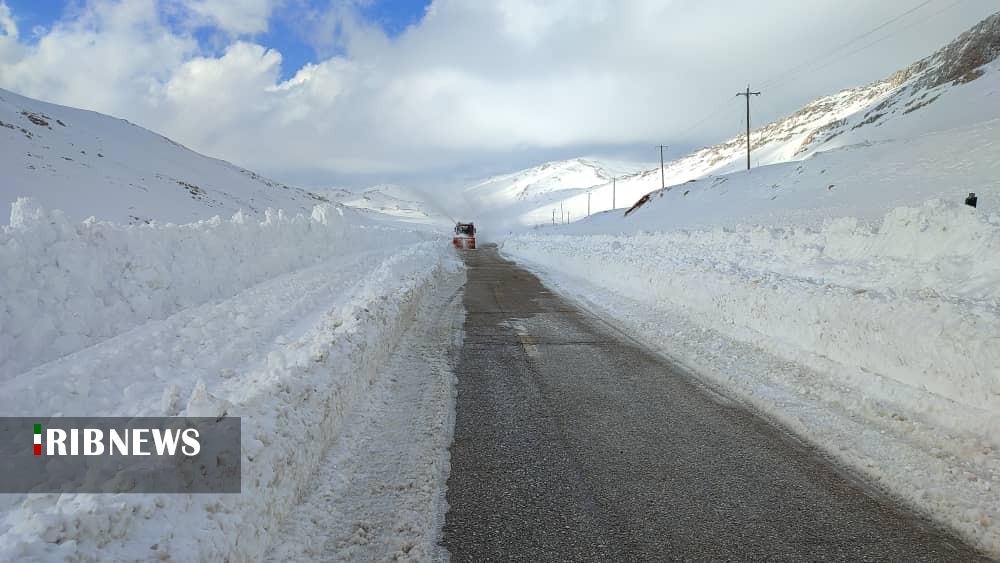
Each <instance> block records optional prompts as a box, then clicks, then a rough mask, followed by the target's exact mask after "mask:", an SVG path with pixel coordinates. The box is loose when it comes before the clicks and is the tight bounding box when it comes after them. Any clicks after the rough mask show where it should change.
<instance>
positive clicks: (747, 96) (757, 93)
mask: <svg viewBox="0 0 1000 563" xmlns="http://www.w3.org/2000/svg"><path fill="white" fill-rule="evenodd" d="M736 95H737V96H744V97H745V98H746V99H747V170H750V96H759V95H760V92H751V91H750V85H749V84H747V91H746V92H739V93H738V94H736Z"/></svg>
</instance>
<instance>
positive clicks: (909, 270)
mask: <svg viewBox="0 0 1000 563" xmlns="http://www.w3.org/2000/svg"><path fill="white" fill-rule="evenodd" d="M503 248H504V251H505V252H507V253H510V254H512V255H514V256H515V257H517V258H520V259H524V260H527V261H529V262H532V263H534V264H537V265H540V266H541V267H542V268H544V269H548V270H553V271H559V272H562V273H564V274H568V275H570V276H573V277H576V278H579V279H585V280H588V281H589V282H590V283H593V284H596V285H599V286H602V287H604V288H607V289H609V290H612V291H614V292H617V293H619V294H621V295H626V296H629V297H631V298H633V299H636V300H639V301H643V302H647V303H649V304H650V305H653V306H655V307H660V308H666V309H669V310H671V311H673V312H677V313H680V314H683V315H684V316H686V317H688V318H690V319H691V320H693V321H695V322H696V323H697V324H699V325H701V326H705V327H708V328H711V329H714V330H717V331H719V332H721V333H723V334H725V335H728V336H730V337H733V338H736V339H738V340H741V341H744V342H749V343H752V344H755V345H757V346H759V347H761V348H763V349H765V350H769V351H772V352H774V353H776V354H777V355H779V356H782V357H785V358H788V359H792V360H794V361H797V362H800V363H803V364H805V365H809V366H810V367H814V368H817V369H820V370H826V371H827V372H829V371H830V369H831V364H830V361H831V360H832V362H834V363H835V364H838V365H839V366H849V367H852V368H856V369H855V370H853V371H849V372H845V371H841V370H836V371H837V377H838V378H841V382H842V383H843V384H844V385H847V386H850V387H853V388H855V389H856V390H857V391H858V393H857V394H856V398H857V400H858V401H884V402H886V403H888V404H893V405H896V406H897V407H898V408H899V409H900V411H901V412H906V413H908V414H910V415H912V416H918V417H919V418H921V419H923V420H926V421H928V422H931V423H933V424H935V425H939V426H943V427H945V428H947V429H949V430H951V431H954V432H961V433H971V434H974V435H977V436H982V437H985V438H986V439H988V440H990V441H991V442H992V443H993V444H996V445H1000V435H998V434H997V432H996V429H997V428H1000V339H998V335H1000V217H997V216H995V215H994V216H984V215H983V214H982V213H981V212H977V211H976V210H974V209H972V208H968V207H965V206H957V205H950V204H945V203H942V202H939V201H930V202H928V203H926V204H925V205H924V206H922V207H918V208H899V209H895V210H893V211H892V212H890V213H888V214H887V215H886V216H885V218H884V220H883V221H882V222H881V225H878V226H874V227H873V226H867V225H864V224H861V223H859V222H858V221H857V220H853V219H841V220H836V221H831V222H829V223H828V224H827V225H825V226H824V227H823V228H821V229H807V228H768V227H762V226H757V227H746V228H739V229H714V230H706V231H671V232H664V233H638V234H635V235H614V236H613V235H591V236H562V235H551V236H539V235H525V236H521V237H515V238H512V239H510V240H508V241H506V242H505V243H504V247H503Z"/></svg>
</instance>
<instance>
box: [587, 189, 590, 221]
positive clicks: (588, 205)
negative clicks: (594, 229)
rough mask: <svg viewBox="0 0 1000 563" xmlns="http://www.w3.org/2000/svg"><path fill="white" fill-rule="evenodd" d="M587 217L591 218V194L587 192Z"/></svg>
mask: <svg viewBox="0 0 1000 563" xmlns="http://www.w3.org/2000/svg"><path fill="white" fill-rule="evenodd" d="M587 217H590V192H589V191H588V192H587Z"/></svg>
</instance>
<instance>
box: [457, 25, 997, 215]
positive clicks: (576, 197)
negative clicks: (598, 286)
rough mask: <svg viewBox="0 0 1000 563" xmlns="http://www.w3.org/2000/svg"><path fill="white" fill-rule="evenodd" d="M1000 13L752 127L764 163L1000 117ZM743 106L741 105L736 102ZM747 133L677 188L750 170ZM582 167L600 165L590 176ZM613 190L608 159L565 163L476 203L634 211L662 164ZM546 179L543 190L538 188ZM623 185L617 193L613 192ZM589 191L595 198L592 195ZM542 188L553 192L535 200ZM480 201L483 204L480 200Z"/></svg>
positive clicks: (691, 167) (493, 186)
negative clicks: (881, 73)
mask: <svg viewBox="0 0 1000 563" xmlns="http://www.w3.org/2000/svg"><path fill="white" fill-rule="evenodd" d="M998 56H1000V13H997V14H994V15H993V16H991V17H989V18H987V19H985V20H983V21H982V22H980V23H979V24H977V25H976V26H974V27H973V28H971V29H970V30H968V31H966V32H965V33H963V34H961V35H960V36H958V37H957V38H956V39H955V40H954V41H952V42H951V43H949V44H948V45H946V46H945V47H943V48H941V49H940V50H938V51H937V52H935V53H934V54H932V55H930V56H928V57H926V58H924V59H921V60H919V61H917V62H915V63H913V64H911V65H910V66H908V67H906V68H904V69H902V70H900V71H898V72H895V73H893V74H892V75H891V76H889V77H888V78H886V79H884V80H880V81H877V82H874V83H872V84H868V85H866V86H862V87H858V88H851V89H847V90H843V91H841V92H838V93H836V94H833V95H830V96H825V97H822V98H819V99H817V100H815V101H813V102H811V103H809V104H807V105H806V106H805V107H803V108H802V109H800V110H798V111H796V112H794V113H792V114H790V115H788V116H786V117H784V118H782V119H779V120H777V121H775V122H773V123H770V124H767V125H765V126H763V127H760V128H758V129H756V130H754V131H752V132H751V134H750V142H751V148H752V150H753V157H752V158H753V162H754V164H755V166H764V165H769V164H775V163H782V162H789V161H796V160H803V159H806V158H809V157H811V156H813V155H815V154H817V153H821V152H825V151H830V150H834V149H838V148H843V147H849V146H856V145H865V144H871V143H878V142H882V141H888V140H893V139H909V138H913V137H916V136H919V135H923V134H927V133H932V132H937V131H944V130H947V129H951V128H957V127H964V126H969V125H973V124H976V123H981V122H983V121H986V120H989V119H993V118H1000V61H998V60H997V59H998ZM734 103H735V102H734ZM745 159H746V136H745V135H739V136H736V137H733V138H731V139H729V140H727V141H725V142H722V143H719V144H717V145H713V146H710V147H705V148H703V149H701V150H698V151H695V152H693V153H691V154H689V155H687V156H685V157H683V158H680V159H678V160H674V161H672V162H669V163H668V164H667V166H666V167H665V170H664V174H665V178H666V184H667V185H668V186H676V185H680V184H684V183H686V182H689V181H691V180H695V179H699V178H704V177H706V176H710V175H725V174H730V173H733V172H738V171H741V170H743V169H744V167H745V163H746V161H745ZM581 167H593V168H594V170H593V171H589V172H588V171H584V173H581ZM614 175H615V176H617V177H618V179H617V181H616V182H615V186H614V188H612V185H611V183H610V181H609V180H610V176H611V174H608V173H606V172H604V171H603V170H602V168H601V165H600V164H599V163H594V162H589V161H572V160H571V161H566V162H556V163H549V164H546V165H542V166H539V167H536V168H532V169H529V170H524V171H522V172H517V173H514V174H510V175H507V176H501V177H498V178H495V179H491V180H488V181H486V182H483V183H481V184H478V185H476V186H473V187H471V188H469V189H468V190H467V192H466V194H467V196H468V197H469V199H470V200H478V201H479V202H481V203H482V205H484V206H486V207H490V208H492V209H503V210H504V213H503V215H504V216H505V217H509V219H508V222H509V223H513V224H519V225H522V226H536V225H542V224H547V223H550V222H551V218H552V210H553V209H555V210H556V214H557V219H558V214H559V209H560V208H562V210H563V211H564V212H566V213H567V214H568V215H569V219H570V220H577V219H581V218H583V217H585V216H586V215H587V210H588V200H589V208H590V210H591V212H598V211H603V210H607V209H611V208H612V207H616V208H622V207H624V208H628V207H630V206H631V205H632V204H633V203H635V202H636V201H637V200H638V199H639V198H641V197H642V196H644V195H646V194H648V193H650V192H652V191H654V190H658V189H659V188H660V182H661V178H660V169H659V167H655V168H649V169H647V170H644V171H642V172H639V173H635V174H630V175H624V176H622V175H620V173H615V174H614ZM535 183H541V184H542V186H543V189H538V188H534V184H535ZM613 189H614V192H615V194H614V200H613V199H612V198H613V196H612V190H613ZM588 192H589V194H590V195H589V196H588V195H587V193H588ZM537 193H542V194H544V196H536V197H534V198H531V197H530V195H532V194H537ZM473 207H474V206H473Z"/></svg>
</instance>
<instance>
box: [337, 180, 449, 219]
mask: <svg viewBox="0 0 1000 563" xmlns="http://www.w3.org/2000/svg"><path fill="white" fill-rule="evenodd" d="M321 195H322V196H323V197H325V198H327V199H328V200H330V201H331V202H336V203H340V204H342V205H346V206H348V207H352V208H354V209H356V210H359V211H361V212H362V213H367V214H368V215H369V216H370V217H373V218H378V217H383V218H385V219H387V220H394V221H403V222H405V223H416V224H424V225H428V226H436V227H438V228H440V227H443V226H446V225H449V224H450V223H452V222H453V221H452V219H451V216H450V215H448V213H447V212H445V211H444V210H443V209H441V208H440V207H438V206H437V205H436V204H435V203H434V202H433V201H432V199H431V198H430V197H428V196H427V195H426V194H424V193H422V192H421V191H419V190H415V189H413V188H408V187H404V186H399V185H395V184H380V185H377V186H372V187H370V188H367V189H365V190H362V191H352V190H349V189H346V188H336V189H332V190H328V191H324V192H321Z"/></svg>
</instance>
